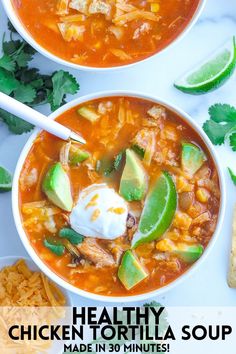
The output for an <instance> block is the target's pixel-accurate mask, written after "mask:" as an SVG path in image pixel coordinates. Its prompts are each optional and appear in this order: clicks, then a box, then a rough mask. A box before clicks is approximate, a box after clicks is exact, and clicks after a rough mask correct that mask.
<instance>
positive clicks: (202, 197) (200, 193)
mask: <svg viewBox="0 0 236 354" xmlns="http://www.w3.org/2000/svg"><path fill="white" fill-rule="evenodd" d="M196 198H197V200H198V201H199V202H201V203H207V201H208V199H209V192H208V191H207V190H206V189H205V188H199V189H198V190H197V192H196Z"/></svg>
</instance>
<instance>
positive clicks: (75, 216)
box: [70, 183, 128, 240]
mask: <svg viewBox="0 0 236 354" xmlns="http://www.w3.org/2000/svg"><path fill="white" fill-rule="evenodd" d="M127 216H128V206H127V203H126V202H125V200H124V199H123V198H122V197H120V196H119V194H117V193H116V191H115V190H114V189H113V188H109V187H108V186H107V185H106V184H105V183H104V184H93V185H91V186H89V187H87V188H85V189H83V190H82V192H81V193H80V195H79V199H78V202H77V204H76V205H75V206H74V208H73V209H72V212H71V214H70V224H71V227H72V229H73V230H75V231H76V232H78V233H80V234H81V235H84V236H88V237H97V238H101V239H107V240H113V239H115V238H117V237H119V236H122V235H123V234H124V233H125V231H126V221H127Z"/></svg>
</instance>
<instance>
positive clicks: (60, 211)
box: [19, 97, 220, 296]
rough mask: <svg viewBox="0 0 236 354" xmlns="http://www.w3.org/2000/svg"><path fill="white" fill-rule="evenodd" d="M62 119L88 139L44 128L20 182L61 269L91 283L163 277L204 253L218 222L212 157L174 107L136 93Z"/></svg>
mask: <svg viewBox="0 0 236 354" xmlns="http://www.w3.org/2000/svg"><path fill="white" fill-rule="evenodd" d="M58 121H59V122H60V123H62V124H64V125H65V126H68V127H69V128H71V129H72V130H74V131H77V132H78V133H80V134H81V135H82V136H83V137H84V138H85V139H86V140H87V143H86V145H84V146H81V145H79V144H77V143H74V142H64V141H62V140H60V139H58V138H56V137H54V136H52V135H50V134H48V133H46V132H41V133H40V134H39V135H38V137H37V139H36V140H35V141H34V143H33V146H32V148H31V150H30V152H29V154H28V156H27V158H26V160H25V163H24V166H23V169H22V171H21V175H20V182H19V203H20V206H19V207H20V210H21V218H22V223H23V227H24V229H25V232H26V234H27V235H28V237H29V239H30V242H31V245H32V247H33V248H34V249H35V251H36V253H37V254H38V255H39V257H40V258H41V259H42V260H43V261H44V262H45V263H46V264H47V265H48V267H49V268H50V269H52V270H53V271H54V272H55V273H56V274H58V275H59V276H60V277H62V278H63V279H65V280H66V281H67V282H68V283H70V284H72V285H73V286H75V287H78V288H80V289H83V290H86V291H88V292H92V293H96V294H100V295H108V296H125V295H136V294H142V293H147V292H150V291H152V290H155V289H158V288H160V287H163V286H164V285H166V284H168V283H170V282H172V281H173V280H175V279H176V278H177V277H179V276H180V275H181V274H183V273H184V272H185V271H186V270H187V269H188V268H189V267H191V265H192V264H193V263H194V262H195V261H197V260H198V259H199V258H200V257H201V255H202V253H203V252H204V249H205V247H206V246H207V245H208V243H209V241H210V239H211V237H212V235H213V233H214V230H215V228H216V224H217V219H218V212H219V205H220V189H219V182H218V175H217V171H216V167H215V165H214V162H213V160H212V158H211V156H210V154H209V152H208V150H207V148H206V146H205V144H204V142H203V141H202V139H201V138H200V137H199V136H198V135H197V133H196V132H195V131H194V130H193V129H192V128H191V127H190V126H189V125H188V124H187V123H186V122H185V121H184V120H183V119H182V118H181V117H179V116H178V115H177V114H176V113H173V112H172V111H170V110H169V109H167V108H165V107H163V106H160V105H158V104H156V103H153V102H151V101H148V100H144V99H139V98H131V97H108V98H103V99H96V100H94V101H91V102H87V103H84V104H81V105H79V106H77V107H75V108H72V109H70V110H68V111H66V112H65V113H63V114H62V115H61V116H59V118H58Z"/></svg>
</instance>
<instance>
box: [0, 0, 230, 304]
mask: <svg viewBox="0 0 236 354" xmlns="http://www.w3.org/2000/svg"><path fill="white" fill-rule="evenodd" d="M6 21H7V19H6V16H5V14H4V12H3V8H2V6H1V5H0V38H2V34H3V32H4V31H6ZM233 34H236V2H235V0H226V1H223V0H208V1H207V5H206V8H205V9H204V11H203V14H202V16H201V18H200V19H199V21H198V22H197V24H196V25H195V27H194V28H193V29H192V30H191V31H190V33H188V34H187V36H186V37H185V38H184V39H182V41H181V42H179V43H178V44H177V45H175V46H174V47H172V48H170V49H169V50H167V51H166V52H164V53H163V54H161V55H159V56H157V57H156V58H153V59H150V60H149V61H148V62H146V63H140V64H138V65H136V66H135V67H133V68H131V69H128V70H122V71H120V72H116V73H109V74H104V73H103V74H94V73H86V72H79V71H75V70H72V72H73V74H74V75H75V76H77V78H78V80H79V82H80V85H81V90H80V92H79V95H83V94H87V93H92V92H95V91H101V90H109V89H127V90H132V89H135V90H136V91H141V92H144V93H150V94H152V95H156V96H159V97H162V98H164V99H166V100H169V101H170V102H172V103H175V104H176V105H178V106H179V107H180V108H182V109H184V110H185V111H186V112H188V113H189V114H190V115H191V116H192V117H193V118H194V119H196V121H197V122H198V123H199V124H202V122H203V121H205V120H206V118H207V110H208V107H209V106H210V105H211V104H214V103H217V102H224V103H231V104H234V105H236V89H235V87H236V76H234V77H232V78H231V79H230V81H229V82H227V83H226V84H225V85H224V86H223V87H222V88H220V89H219V90H217V91H215V92H213V93H210V94H207V95H204V96H196V97H195V96H188V95H185V94H182V93H180V92H178V91H177V90H175V89H174V88H173V85H172V84H173V81H174V80H175V79H176V78H177V77H178V76H179V75H181V74H182V73H183V72H184V71H185V70H186V69H188V68H190V67H191V66H192V64H194V63H195V62H197V61H198V60H199V59H201V58H202V57H204V56H206V55H207V54H208V53H210V52H211V51H212V50H214V49H215V48H217V47H218V46H220V45H221V44H222V43H224V41H225V40H226V39H227V38H230V37H231V36H232V35H233ZM35 60H36V61H37V63H38V64H39V65H40V67H41V68H43V69H44V71H51V70H55V69H59V68H60V66H59V65H56V64H55V63H53V62H50V61H49V60H47V59H45V58H43V57H42V56H41V55H38V56H37V58H36V59H35ZM44 112H45V113H48V111H47V108H45V109H44ZM27 138H28V135H22V136H14V135H12V134H10V133H9V132H8V130H7V129H6V127H5V126H4V125H3V124H2V123H0V165H3V166H5V167H7V168H8V169H9V170H10V171H11V172H14V168H15V165H16V161H17V158H18V156H19V154H20V151H21V149H22V147H23V145H24V143H25V141H26V140H27ZM218 153H219V155H220V157H221V160H222V165H224V167H225V169H226V166H231V167H232V168H235V171H236V166H235V161H236V153H232V152H231V151H230V150H229V149H228V148H227V147H221V148H220V149H218ZM225 175H226V183H227V199H228V201H227V213H226V217H225V221H224V226H223V229H222V231H221V235H220V237H219V239H218V241H217V243H216V246H215V247H214V249H213V250H212V252H211V254H210V255H209V257H208V258H207V260H206V261H205V262H204V263H203V264H202V265H201V267H200V268H199V269H198V270H197V271H196V272H195V273H194V274H193V275H192V276H191V277H190V278H188V279H187V280H185V282H183V283H182V284H180V285H178V287H176V288H175V289H173V290H171V291H169V292H167V293H165V295H162V296H160V297H159V298H157V299H156V300H158V301H161V302H162V303H163V304H165V305H171V306H179V305H185V306H195V305H196V306H199V305H206V306H210V305H215V306H220V305H221V306H234V305H236V290H232V289H229V288H228V286H227V282H226V274H227V267H228V254H229V246H230V237H231V235H230V232H231V221H232V210H233V206H234V204H235V201H236V187H234V186H233V185H232V183H231V181H230V179H229V177H228V175H227V173H226V171H225ZM0 242H1V243H0V245H1V246H0V257H2V256H7V255H19V256H24V255H26V251H25V250H24V247H23V246H22V244H21V241H20V239H19V237H18V235H17V232H16V229H15V226H14V222H13V217H12V212H11V194H10V193H6V194H0ZM72 298H73V301H74V303H75V304H76V305H78V306H79V305H88V304H93V305H98V304H95V303H94V302H92V301H89V300H86V299H84V298H80V297H78V296H75V295H72ZM100 304H102V303H100Z"/></svg>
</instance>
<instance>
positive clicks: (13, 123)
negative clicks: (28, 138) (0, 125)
mask: <svg viewBox="0 0 236 354" xmlns="http://www.w3.org/2000/svg"><path fill="white" fill-rule="evenodd" d="M0 119H2V121H3V122H4V123H6V125H7V126H8V129H9V130H10V132H12V133H14V134H17V135H21V134H23V133H28V132H30V131H31V130H32V129H33V128H34V126H33V125H32V124H30V123H28V122H25V121H24V120H23V119H20V118H18V117H16V116H15V115H13V114H10V113H8V112H6V111H4V110H3V109H0Z"/></svg>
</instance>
